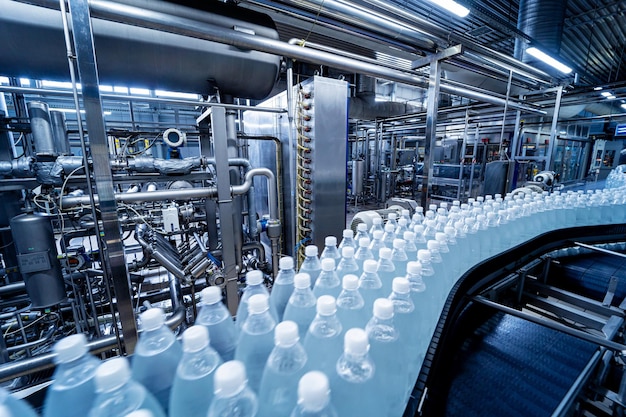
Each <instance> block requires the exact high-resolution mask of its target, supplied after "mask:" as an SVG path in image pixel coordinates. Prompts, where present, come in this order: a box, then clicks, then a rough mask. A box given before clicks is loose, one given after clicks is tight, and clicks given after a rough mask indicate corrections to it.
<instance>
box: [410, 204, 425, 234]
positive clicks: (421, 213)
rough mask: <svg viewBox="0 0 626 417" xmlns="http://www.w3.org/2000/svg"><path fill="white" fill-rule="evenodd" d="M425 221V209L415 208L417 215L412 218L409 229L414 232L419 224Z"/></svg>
mask: <svg viewBox="0 0 626 417" xmlns="http://www.w3.org/2000/svg"><path fill="white" fill-rule="evenodd" d="M423 221H424V207H420V206H417V207H415V213H414V214H413V217H411V224H410V225H409V228H410V229H411V230H413V229H414V228H415V226H417V225H418V224H422V222H423Z"/></svg>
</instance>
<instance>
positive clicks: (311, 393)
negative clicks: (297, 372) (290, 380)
mask: <svg viewBox="0 0 626 417" xmlns="http://www.w3.org/2000/svg"><path fill="white" fill-rule="evenodd" d="M329 400H330V386H329V384H328V378H327V377H326V375H325V374H324V373H323V372H320V371H311V372H307V373H306V374H304V375H303V376H302V378H300V382H299V383H298V404H300V406H301V407H302V408H303V409H304V410H305V411H307V412H309V413H315V412H317V411H320V410H322V409H323V408H324V407H326V405H327V404H328V402H329Z"/></svg>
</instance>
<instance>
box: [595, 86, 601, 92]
mask: <svg viewBox="0 0 626 417" xmlns="http://www.w3.org/2000/svg"><path fill="white" fill-rule="evenodd" d="M600 90H602V87H593V91H600Z"/></svg>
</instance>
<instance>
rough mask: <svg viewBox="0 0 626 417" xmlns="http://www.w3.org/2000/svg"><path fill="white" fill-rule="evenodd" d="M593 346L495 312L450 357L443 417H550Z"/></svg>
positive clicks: (586, 360) (582, 367)
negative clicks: (448, 382)
mask: <svg viewBox="0 0 626 417" xmlns="http://www.w3.org/2000/svg"><path fill="white" fill-rule="evenodd" d="M596 350H597V346H595V345H593V344H592V343H589V342H586V341H583V340H580V339H577V338H575V337H573V336H569V335H566V334H563V333H559V332H557V331H555V330H551V329H548V328H546V327H542V326H540V325H537V324H534V323H531V322H527V321H524V320H522V319H519V318H517V317H513V316H510V315H507V314H504V313H496V314H495V315H493V316H492V317H491V318H490V319H488V320H487V321H486V322H485V323H484V324H483V325H482V326H480V327H479V328H478V329H476V331H475V332H474V333H473V334H472V335H471V336H470V338H469V339H468V340H466V342H465V343H464V345H463V346H462V348H461V350H460V352H458V354H457V355H456V357H455V360H454V364H453V368H452V369H454V370H455V371H453V376H452V381H451V384H450V391H449V394H448V398H447V401H446V407H445V415H446V416H451V417H452V416H459V417H461V416H462V417H471V416H507V417H511V416H520V417H522V416H523V417H529V416H550V415H551V414H552V412H553V411H554V410H555V409H556V407H557V406H558V405H559V403H560V402H561V400H562V399H563V397H564V396H565V395H566V393H567V391H568V390H569V388H570V387H571V386H572V385H573V384H574V381H575V380H576V378H577V377H578V376H579V374H580V373H581V372H582V370H583V369H584V367H585V365H587V363H588V362H589V361H590V360H591V357H592V356H593V354H594V352H595V351H596Z"/></svg>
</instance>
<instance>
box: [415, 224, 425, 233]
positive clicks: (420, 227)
mask: <svg viewBox="0 0 626 417" xmlns="http://www.w3.org/2000/svg"><path fill="white" fill-rule="evenodd" d="M413 231H414V232H415V233H416V234H420V235H421V234H422V233H424V225H422V224H416V225H415V227H413Z"/></svg>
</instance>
